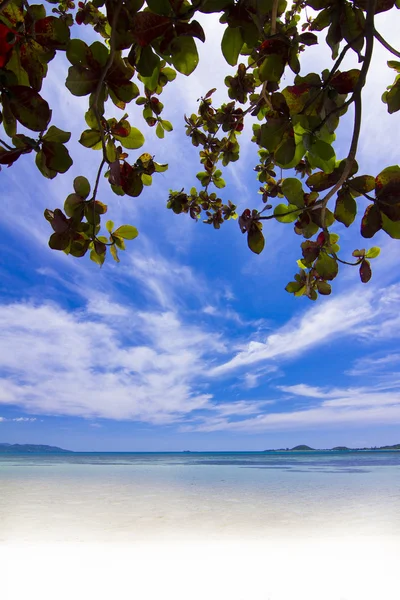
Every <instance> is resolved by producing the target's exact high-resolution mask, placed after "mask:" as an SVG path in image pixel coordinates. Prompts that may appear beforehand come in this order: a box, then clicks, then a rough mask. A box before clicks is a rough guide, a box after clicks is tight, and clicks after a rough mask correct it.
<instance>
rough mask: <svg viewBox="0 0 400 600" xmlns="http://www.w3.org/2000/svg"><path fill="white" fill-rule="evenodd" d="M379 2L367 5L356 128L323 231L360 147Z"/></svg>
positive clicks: (326, 199) (355, 97)
mask: <svg viewBox="0 0 400 600" xmlns="http://www.w3.org/2000/svg"><path fill="white" fill-rule="evenodd" d="M376 1H377V0H368V5H367V16H366V19H365V41H366V43H365V57H364V61H363V65H362V67H361V71H360V76H359V78H358V80H357V83H356V87H355V90H354V92H353V95H352V99H353V102H354V127H353V136H352V139H351V144H350V149H349V153H348V155H347V158H346V165H345V167H344V169H343V173H342V175H341V177H340V179H339V181H338V182H337V183H336V185H334V186H333V188H332V189H331V190H330V191H329V192H328V193H327V195H326V196H325V197H324V198H323V200H322V210H321V223H322V225H323V230H324V231H326V227H325V210H326V206H327V204H328V202H329V200H330V199H331V198H332V196H333V195H334V194H335V193H336V192H337V191H338V190H339V189H340V188H341V187H342V185H343V183H344V182H345V181H346V179H347V178H348V176H349V175H350V173H351V169H352V167H353V163H354V160H355V157H356V153H357V147H358V139H359V137H360V129H361V114H362V101H361V92H362V89H363V87H364V85H365V81H366V77H367V73H368V69H369V66H370V64H371V57H372V50H373V47H374V31H375V29H374V16H375V6H376Z"/></svg>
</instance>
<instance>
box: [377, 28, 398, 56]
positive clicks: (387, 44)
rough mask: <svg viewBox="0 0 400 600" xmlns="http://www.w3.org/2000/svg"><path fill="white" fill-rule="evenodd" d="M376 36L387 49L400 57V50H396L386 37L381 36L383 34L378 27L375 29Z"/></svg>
mask: <svg viewBox="0 0 400 600" xmlns="http://www.w3.org/2000/svg"><path fill="white" fill-rule="evenodd" d="M374 36H375V37H376V39H377V40H378V42H380V43H381V44H382V46H384V48H386V50H389V52H391V53H392V54H394V56H397V57H398V58H400V52H399V51H398V50H396V49H395V48H393V46H391V45H390V44H389V43H388V42H387V41H386V40H385V38H383V37H382V36H381V34H380V33H379V31H377V30H376V29H374Z"/></svg>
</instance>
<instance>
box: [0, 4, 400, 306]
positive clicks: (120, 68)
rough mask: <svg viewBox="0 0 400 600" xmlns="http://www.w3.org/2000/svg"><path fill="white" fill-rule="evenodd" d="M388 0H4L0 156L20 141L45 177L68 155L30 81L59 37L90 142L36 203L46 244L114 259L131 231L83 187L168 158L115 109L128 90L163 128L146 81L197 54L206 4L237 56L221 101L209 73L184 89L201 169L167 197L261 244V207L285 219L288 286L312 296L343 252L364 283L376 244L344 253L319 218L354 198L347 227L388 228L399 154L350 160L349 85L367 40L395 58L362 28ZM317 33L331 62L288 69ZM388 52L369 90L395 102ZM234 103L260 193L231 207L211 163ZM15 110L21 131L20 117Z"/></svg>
mask: <svg viewBox="0 0 400 600" xmlns="http://www.w3.org/2000/svg"><path fill="white" fill-rule="evenodd" d="M48 4H51V5H53V7H52V8H51V7H49V6H48ZM46 7H47V9H46ZM307 8H308V9H312V11H311V10H309V11H308V12H307V10H306V9H307ZM398 8H400V0H353V1H350V0H296V1H294V2H293V3H292V4H291V5H290V4H289V3H288V2H287V1H286V0H193V3H192V4H191V3H190V2H189V1H188V0H147V1H146V2H145V1H144V0H92V1H86V2H78V5H77V6H75V3H74V2H72V1H71V0H61V2H59V0H49V1H48V3H46V6H45V5H43V4H29V3H28V1H27V0H11V1H10V0H3V1H2V2H0V102H1V112H0V123H2V127H3V130H4V134H5V137H7V139H6V141H5V140H3V139H0V164H1V165H7V166H11V165H13V164H14V163H15V162H17V161H20V160H21V157H22V155H25V154H32V155H34V156H35V162H36V166H37V168H38V169H39V171H40V172H41V173H42V175H43V176H44V177H47V178H49V179H52V178H54V177H56V176H58V175H59V174H62V173H65V172H66V171H68V169H69V168H70V166H71V164H72V159H71V157H70V155H69V151H68V148H67V146H66V144H67V143H68V142H69V140H70V137H71V134H70V133H68V132H66V131H64V130H63V129H59V127H58V125H62V126H63V127H64V126H68V124H63V123H58V124H57V125H55V124H53V123H52V122H51V115H52V112H51V108H50V106H49V104H48V102H47V101H46V99H45V98H44V97H43V96H42V94H41V88H42V83H43V80H44V78H45V77H46V76H47V73H48V69H49V64H50V63H51V61H52V59H53V58H54V56H55V55H56V53H57V52H63V53H65V55H66V57H67V59H68V61H69V63H70V65H71V66H70V67H69V69H68V73H66V82H65V85H66V88H67V89H68V90H69V92H70V93H71V94H73V95H74V96H87V97H88V103H87V112H86V114H85V120H86V123H87V129H85V131H83V132H82V133H81V135H80V139H79V142H80V144H82V145H83V146H85V147H86V148H88V149H89V150H88V151H91V150H95V151H98V152H99V168H98V170H97V173H85V174H83V175H81V176H79V177H77V178H76V179H75V180H74V183H73V190H72V191H71V194H69V195H68V197H67V198H66V199H65V202H64V206H63V209H60V208H56V209H54V210H50V209H47V210H46V211H45V213H44V216H45V218H46V219H47V220H48V222H49V224H50V226H51V228H52V230H53V233H52V234H51V236H50V239H49V246H50V247H51V248H53V249H54V250H59V251H63V252H65V253H66V254H70V255H71V256H73V257H77V258H80V257H83V256H84V255H85V254H87V253H88V252H89V255H90V258H91V259H92V260H93V261H94V262H96V263H98V264H99V265H102V264H103V262H104V260H105V258H106V255H107V252H109V253H110V254H111V256H112V257H113V259H114V260H116V261H117V262H118V261H119V257H118V252H119V250H125V241H126V240H133V239H134V238H135V237H136V236H137V235H138V231H137V229H136V228H135V227H133V226H131V225H120V226H117V227H116V226H115V225H114V223H113V221H111V220H107V221H105V222H104V220H103V219H102V217H103V215H105V213H107V211H108V207H107V205H106V204H104V203H103V202H101V201H100V200H99V199H98V197H97V195H98V189H99V185H100V181H101V180H102V177H103V176H104V177H105V178H106V182H105V186H109V187H110V188H111V190H112V191H113V192H114V193H115V194H117V195H121V196H123V195H125V194H126V195H128V196H132V197H137V196H139V195H140V194H141V193H142V190H143V188H144V186H149V185H151V184H152V178H153V175H154V174H157V173H160V172H163V171H165V170H166V169H167V167H168V165H163V164H158V163H157V162H155V160H154V156H152V155H151V154H149V153H140V152H137V151H138V150H139V149H140V148H141V147H142V146H143V144H144V135H143V133H142V132H141V131H140V129H138V127H136V125H138V124H137V123H135V124H133V123H131V122H130V121H129V118H128V114H127V112H126V107H127V106H128V105H129V104H130V103H131V102H133V101H135V102H136V104H137V105H140V106H142V107H143V119H144V122H145V123H146V125H147V126H149V127H155V131H156V134H157V136H158V137H159V138H160V139H162V138H164V136H165V134H166V133H168V132H170V131H171V130H172V128H173V126H172V124H171V123H170V122H169V121H167V120H165V119H163V117H162V113H163V108H164V106H163V104H162V103H161V101H160V99H159V97H160V95H161V94H162V92H163V89H164V87H165V86H166V85H169V84H172V85H173V83H172V82H173V81H174V79H175V77H176V71H179V72H180V73H183V74H184V75H186V76H190V75H191V74H192V73H193V71H194V70H195V69H196V66H197V64H198V61H199V58H198V52H197V45H198V44H199V43H204V42H205V41H206V34H205V32H204V30H203V27H202V26H201V24H200V23H199V21H198V20H196V18H195V17H196V15H197V14H198V13H200V14H201V13H218V14H219V15H220V23H221V24H222V26H223V27H224V33H223V37H222V43H221V51H222V54H223V56H224V57H225V59H226V62H227V63H228V65H231V66H235V67H236V66H237V70H236V73H235V74H234V75H229V76H227V77H226V79H225V85H226V87H227V93H228V96H229V101H228V102H226V103H224V104H222V106H219V107H216V106H214V105H213V102H212V96H213V93H214V91H215V90H214V89H212V90H210V91H209V92H207V93H205V94H204V96H203V97H202V98H201V100H200V101H199V108H198V112H197V114H192V115H190V116H189V117H188V116H185V117H184V118H185V122H186V134H187V136H188V137H189V138H190V140H191V142H192V144H193V145H194V146H196V147H198V148H199V150H200V162H201V165H202V167H201V168H202V170H201V171H200V172H199V173H197V180H198V182H199V183H198V187H193V188H191V189H190V190H189V191H185V190H184V189H182V190H180V191H174V190H170V193H169V197H168V200H167V208H169V209H171V210H173V211H174V213H176V214H180V213H187V214H189V215H190V217H191V218H192V219H194V220H199V219H201V218H203V222H204V223H207V224H211V225H213V227H214V228H215V229H219V228H220V226H221V225H222V223H223V222H224V221H228V220H231V219H237V218H238V217H239V218H238V223H239V227H240V230H241V232H242V233H243V234H246V237H247V243H248V246H249V248H250V250H251V251H253V252H255V253H256V254H259V253H260V252H262V251H263V249H264V246H265V239H264V234H263V221H265V220H275V221H276V222H278V223H283V224H292V227H293V229H294V232H295V234H296V235H299V236H300V237H302V238H303V239H304V241H303V242H302V243H301V258H300V259H299V260H298V261H297V263H298V266H299V268H300V271H299V272H298V273H297V274H296V275H295V276H294V281H291V282H290V283H289V284H288V285H287V287H286V290H287V291H288V292H290V293H293V294H294V295H295V296H303V295H306V296H307V297H308V298H310V299H311V300H315V299H316V298H317V297H318V294H323V295H327V294H330V293H331V282H332V280H333V279H335V277H336V276H337V274H338V271H339V265H340V264H348V265H354V266H357V267H358V268H359V272H360V278H361V281H362V282H363V283H366V282H368V281H369V280H370V278H371V264H370V261H371V259H374V258H376V257H377V256H378V255H379V248H377V247H375V246H373V247H371V248H369V249H355V250H354V252H353V258H351V259H350V260H345V259H344V258H342V257H340V256H339V252H340V247H339V244H338V241H339V235H338V234H337V233H336V232H334V233H333V232H332V231H331V228H332V227H333V225H334V224H336V223H337V222H338V223H340V224H342V225H344V227H350V226H351V225H352V224H353V222H354V220H355V218H356V215H357V211H358V210H359V209H360V204H361V202H362V204H361V206H365V198H366V199H367V200H368V205H367V207H366V209H365V212H364V214H363V216H362V220H361V235H362V236H363V237H364V238H366V239H369V238H372V237H373V236H374V235H375V234H376V233H377V232H378V231H380V230H383V231H384V232H386V233H387V234H388V235H389V236H390V237H392V238H395V239H400V167H399V166H388V167H387V168H385V169H384V170H383V171H382V172H381V173H377V174H372V175H369V174H359V173H358V165H357V162H356V155H357V146H358V139H359V135H360V129H361V109H362V91H363V88H364V85H365V82H366V78H367V75H368V69H369V66H370V62H371V56H372V53H373V47H374V43H377V42H379V43H381V44H383V46H385V48H386V49H387V50H388V52H390V53H391V54H392V55H393V56H395V57H396V58H400V52H399V51H397V50H396V49H395V48H392V47H391V46H390V44H388V42H386V40H385V39H384V38H383V37H382V36H381V34H380V33H379V32H378V31H377V30H376V28H375V22H374V21H375V14H377V13H379V12H384V11H394V12H396V9H398ZM396 16H397V12H396ZM74 23H75V24H77V25H80V26H81V27H84V26H88V27H92V28H93V29H94V31H95V32H96V33H97V34H98V40H97V41H95V42H94V43H92V44H91V45H90V46H88V45H87V44H86V43H85V42H84V41H83V40H81V39H79V38H75V39H72V38H71V27H72V25H73V24H74ZM77 29H78V28H77V27H75V28H74V33H75V31H76V30H77ZM78 31H79V29H78ZM319 32H324V33H323V34H321V35H318V33H319ZM325 33H326V37H325V40H326V43H327V44H328V46H329V47H330V49H331V53H332V60H333V61H334V62H333V64H332V66H331V68H327V69H325V70H324V71H322V73H306V74H304V72H303V71H302V75H300V67H301V60H302V58H303V56H305V55H306V52H307V47H308V46H312V45H314V44H318V43H321V40H323V36H324V35H325ZM322 43H323V41H322ZM347 53H355V54H356V55H357V57H358V62H359V68H357V69H351V70H348V71H343V70H341V67H342V62H343V59H344V58H345V56H346V55H347ZM387 64H388V67H389V68H391V69H393V70H394V71H395V73H396V75H395V80H394V82H393V85H391V86H389V87H388V89H387V90H386V91H383V90H382V92H383V95H382V101H383V103H384V104H385V105H386V109H387V111H388V112H389V113H395V112H398V111H399V110H400V61H399V60H389V61H388V63H387ZM288 69H289V70H291V71H292V72H293V73H294V74H295V78H294V83H293V85H289V86H286V87H283V86H282V84H281V81H282V78H283V75H284V73H285V71H286V70H288ZM110 102H112V103H114V105H115V106H117V107H118V108H119V109H120V110H121V118H120V119H119V120H118V119H115V118H108V117H107V110H108V107H109V105H110ZM350 106H352V107H353V110H354V123H353V133H352V139H351V143H350V147H349V150H348V153H347V156H345V157H341V158H337V157H336V153H335V150H334V147H333V143H334V141H335V139H336V133H335V132H336V130H337V128H338V127H339V124H340V120H341V118H342V117H343V115H345V114H346V112H347V111H348V109H349V107H350ZM246 119H247V120H250V121H251V123H252V128H253V138H252V141H253V142H254V143H255V144H256V145H257V147H258V155H259V162H258V164H257V165H256V166H255V169H254V170H255V171H256V173H257V178H258V181H259V183H260V190H259V191H260V196H261V200H260V205H259V207H257V208H253V209H250V208H246V209H245V210H244V211H243V213H242V214H241V215H238V214H237V212H236V206H235V204H233V203H232V202H231V201H230V200H227V201H226V200H225V199H223V198H222V197H221V195H222V194H221V192H220V190H221V189H223V188H224V187H225V181H224V179H223V177H222V170H221V168H220V167H226V166H227V165H228V164H230V163H231V162H235V161H237V160H238V159H239V154H240V146H239V138H240V133H241V131H242V130H243V127H244V124H245V121H246ZM20 125H22V126H23V127H24V128H26V129H27V130H28V133H29V132H31V133H30V135H26V134H25V133H19V132H18V129H19V127H20ZM131 151H133V152H131ZM132 155H133V158H130V156H132ZM21 162H22V160H21ZM293 170H294V171H293ZM288 171H289V172H288ZM287 172H288V173H287ZM277 173H279V175H278V174H277ZM89 179H90V180H91V183H90V182H89ZM360 201H361V202H360ZM102 227H103V229H102ZM336 229H337V227H335V231H336ZM104 230H105V231H104ZM105 232H106V233H105Z"/></svg>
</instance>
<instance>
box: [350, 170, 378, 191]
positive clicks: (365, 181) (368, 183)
mask: <svg viewBox="0 0 400 600" xmlns="http://www.w3.org/2000/svg"><path fill="white" fill-rule="evenodd" d="M348 184H349V186H350V187H351V189H352V190H355V191H356V192H359V193H360V194H368V192H372V190H373V189H374V188H375V178H374V177H372V175H360V176H359V177H354V179H350V181H349V182H348Z"/></svg>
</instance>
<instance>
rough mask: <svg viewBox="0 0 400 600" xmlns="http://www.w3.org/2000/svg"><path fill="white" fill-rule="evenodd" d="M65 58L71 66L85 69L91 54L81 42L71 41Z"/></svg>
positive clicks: (77, 40)
mask: <svg viewBox="0 0 400 600" xmlns="http://www.w3.org/2000/svg"><path fill="white" fill-rule="evenodd" d="M66 56H67V58H68V60H69V62H70V63H71V65H74V66H76V65H80V66H83V67H87V66H88V64H89V59H90V57H91V52H90V50H89V47H88V45H87V44H85V42H84V41H83V40H79V39H73V40H70V41H69V42H68V45H67V51H66Z"/></svg>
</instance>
